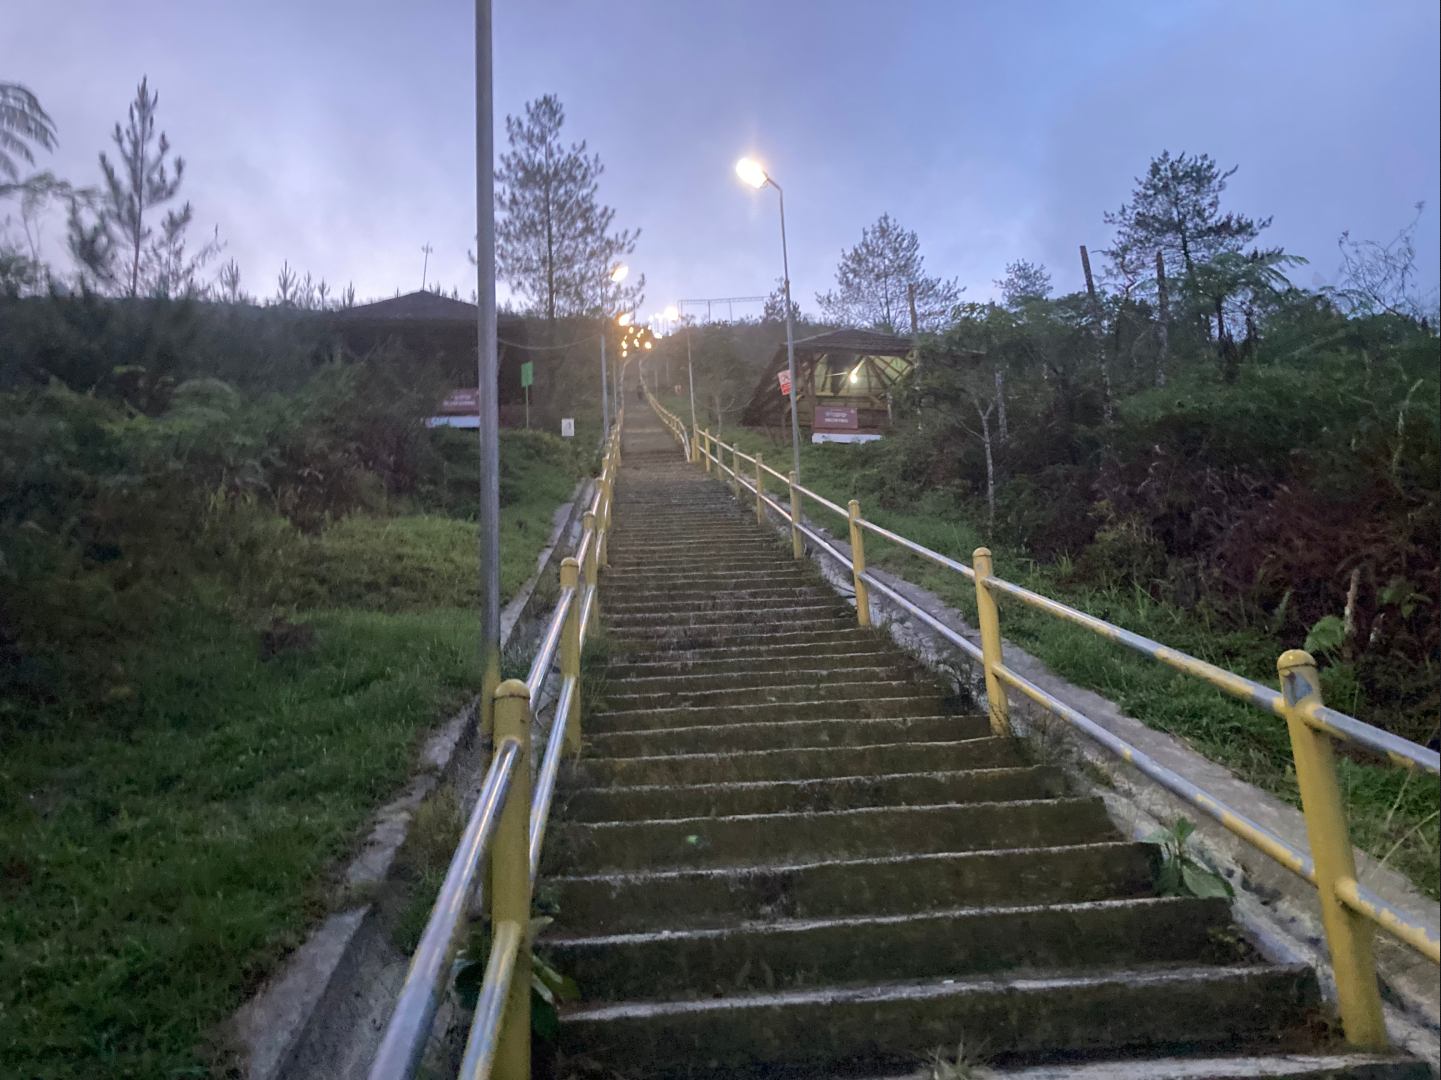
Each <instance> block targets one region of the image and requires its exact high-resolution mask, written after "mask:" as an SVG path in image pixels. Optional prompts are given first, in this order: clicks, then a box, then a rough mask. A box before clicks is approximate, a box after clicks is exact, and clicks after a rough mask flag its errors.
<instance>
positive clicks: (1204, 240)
mask: <svg viewBox="0 0 1441 1080" xmlns="http://www.w3.org/2000/svg"><path fill="white" fill-rule="evenodd" d="M1235 171H1236V166H1232V167H1231V168H1229V169H1227V170H1226V171H1225V172H1222V171H1221V168H1220V166H1219V165H1217V164H1216V163H1215V161H1213V160H1212V159H1211V157H1210V156H1209V155H1207V154H1200V155H1196V156H1188V155H1186V154H1178V155H1177V156H1176V157H1174V158H1173V157H1172V156H1171V154H1170V151H1168V150H1163V151H1161V156H1160V157H1156V158H1152V159H1151V165H1150V168H1149V169H1148V170H1147V171H1146V175H1145V176H1143V177H1141V176H1138V177H1137V178H1136V188H1135V190H1134V191H1133V192H1132V193H1131V201H1130V202H1127V203H1122V204H1121V208H1120V210H1118V211H1116V212H1115V213H1114V214H1112V213H1108V214H1106V216H1105V221H1106V224H1107V225H1114V226H1115V227H1116V240H1115V243H1114V244H1113V245H1112V246H1111V247H1110V248H1109V249H1107V250H1106V251H1104V252H1103V254H1105V255H1106V256H1108V257H1109V258H1110V260H1111V265H1112V272H1113V275H1114V276H1115V277H1116V278H1118V279H1119V280H1121V281H1124V282H1128V283H1131V282H1133V281H1134V279H1135V278H1136V275H1137V274H1138V273H1140V274H1145V273H1147V272H1148V271H1149V268H1150V267H1151V265H1152V264H1153V263H1154V262H1155V259H1156V253H1157V252H1160V253H1161V257H1162V258H1163V259H1164V260H1165V265H1166V273H1167V274H1168V275H1169V276H1171V277H1181V276H1183V275H1184V276H1190V275H1191V274H1193V273H1195V270H1196V267H1197V265H1199V264H1202V263H1207V262H1210V261H1211V260H1212V259H1214V258H1215V257H1216V256H1217V255H1220V254H1221V253H1222V252H1225V251H1240V250H1241V249H1242V248H1243V247H1244V246H1245V245H1246V244H1248V243H1250V242H1251V241H1252V240H1254V239H1256V237H1257V236H1259V235H1260V234H1261V231H1262V230H1263V229H1265V228H1267V227H1268V226H1269V225H1270V224H1271V219H1270V218H1264V219H1262V220H1260V221H1256V220H1253V219H1252V218H1248V217H1246V216H1245V215H1244V214H1235V213H1226V214H1222V213H1221V195H1222V193H1223V192H1225V190H1226V181H1227V179H1229V178H1230V176H1231V175H1232V174H1233V173H1234V172H1235Z"/></svg>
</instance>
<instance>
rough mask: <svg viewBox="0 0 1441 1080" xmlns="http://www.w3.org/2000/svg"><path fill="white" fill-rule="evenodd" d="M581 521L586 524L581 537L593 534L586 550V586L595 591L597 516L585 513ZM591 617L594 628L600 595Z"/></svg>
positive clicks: (593, 605) (592, 603) (594, 604)
mask: <svg viewBox="0 0 1441 1080" xmlns="http://www.w3.org/2000/svg"><path fill="white" fill-rule="evenodd" d="M581 521H582V522H583V523H584V530H583V531H582V532H581V535H582V536H584V535H585V531H589V532H590V533H591V538H590V544H589V545H587V546H586V549H585V568H584V569H585V585H586V588H587V589H594V588H595V583H596V576H597V571H596V547H597V546H599V541H600V537H599V536H597V535H596V533H595V514H594V513H593V512H592V511H590V510H587V511H586V512H585V517H583V518H582V519H581ZM590 617H591V625H592V626H594V625H595V624H596V622H597V621H599V619H600V594H599V593H596V594H595V599H594V600H592V601H591V605H590Z"/></svg>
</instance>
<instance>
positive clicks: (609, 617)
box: [601, 598, 854, 634]
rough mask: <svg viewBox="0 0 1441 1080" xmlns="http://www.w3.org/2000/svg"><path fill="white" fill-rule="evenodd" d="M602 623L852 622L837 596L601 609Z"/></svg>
mask: <svg viewBox="0 0 1441 1080" xmlns="http://www.w3.org/2000/svg"><path fill="white" fill-rule="evenodd" d="M601 616H602V618H604V619H605V624H606V626H608V627H609V628H610V629H611V631H612V632H613V633H617V634H624V633H627V632H629V631H631V630H633V629H640V630H645V631H652V632H661V631H664V630H683V629H687V628H690V627H705V628H706V629H726V630H729V629H734V630H743V629H749V628H751V627H754V626H756V625H770V626H773V627H778V628H779V627H809V626H816V627H818V628H819V627H823V626H825V625H826V624H828V623H829V622H831V621H835V620H839V621H840V622H841V623H842V624H847V623H851V624H853V623H854V620H853V619H852V618H851V617H849V616H848V615H846V612H845V606H844V605H843V604H842V603H841V602H840V600H839V599H838V598H831V599H821V600H808V601H805V602H804V603H789V602H784V601H773V602H768V603H762V604H750V605H747V606H744V607H742V606H740V605H736V606H734V607H726V608H712V609H709V610H693V609H690V610H687V609H682V610H673V611H670V612H668V613H666V614H660V613H658V612H624V611H611V610H607V609H605V608H602V609H601Z"/></svg>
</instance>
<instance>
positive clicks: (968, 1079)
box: [925, 1036, 992, 1080]
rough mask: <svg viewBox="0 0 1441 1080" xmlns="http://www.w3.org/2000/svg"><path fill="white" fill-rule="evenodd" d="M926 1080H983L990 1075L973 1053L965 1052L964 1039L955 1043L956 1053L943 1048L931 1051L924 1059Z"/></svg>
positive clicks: (988, 1070)
mask: <svg viewBox="0 0 1441 1080" xmlns="http://www.w3.org/2000/svg"><path fill="white" fill-rule="evenodd" d="M925 1075H926V1080H985V1078H986V1077H988V1076H990V1075H992V1073H991V1070H990V1069H988V1068H986V1067H985V1066H984V1065H982V1064H981V1063H980V1061H979V1060H978V1059H977V1055H976V1053H975V1052H974V1051H967V1050H966V1042H965V1037H964V1036H963V1037H962V1038H961V1039H960V1041H958V1042H957V1043H956V1053H955V1056H954V1057H953V1056H952V1055H951V1052H950V1051H949V1050H948V1049H947V1048H946V1047H944V1046H938V1047H936V1048H935V1049H934V1050H932V1051H931V1053H930V1055H929V1057H927V1059H926V1074H925Z"/></svg>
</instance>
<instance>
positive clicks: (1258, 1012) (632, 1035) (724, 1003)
mask: <svg viewBox="0 0 1441 1080" xmlns="http://www.w3.org/2000/svg"><path fill="white" fill-rule="evenodd" d="M1319 1009H1320V992H1319V988H1318V986H1317V984H1316V978H1315V975H1314V974H1313V973H1312V972H1311V970H1310V969H1309V968H1306V967H1302V966H1299V965H1269V964H1268V965H1255V966H1233V967H1184V968H1174V969H1169V970H1162V971H1150V972H1134V971H1109V972H1095V973H1070V972H1065V973H1057V974H1052V975H1039V974H1037V975H1017V976H1008V977H1001V978H997V977H963V978H957V979H950V980H942V979H929V980H914V981H909V982H901V983H887V984H881V985H876V986H866V987H860V988H855V989H834V988H830V987H822V988H815V989H807V990H790V991H778V992H774V993H767V994H747V995H734V996H729V997H723V998H718V999H717V998H712V999H709V1000H703V1001H665V1002H644V1003H638V1002H624V1003H620V1004H607V1005H595V1006H583V1007H581V1008H577V1009H574V1010H568V1011H567V1012H566V1014H565V1015H564V1017H563V1018H562V1022H561V1034H560V1043H561V1048H562V1052H564V1053H566V1054H574V1055H577V1056H580V1055H586V1056H590V1057H594V1058H597V1059H600V1060H611V1061H624V1062H625V1063H626V1064H627V1066H629V1067H630V1068H632V1069H634V1070H636V1071H638V1072H641V1073H643V1074H644V1075H646V1076H648V1077H657V1078H669V1077H677V1078H679V1077H685V1078H687V1080H706V1078H717V1080H719V1078H720V1077H736V1078H743V1077H757V1078H758V1077H771V1076H776V1075H778V1074H781V1071H782V1070H785V1072H784V1075H788V1076H796V1075H799V1076H805V1075H812V1076H844V1075H847V1074H850V1075H856V1074H858V1073H861V1072H862V1071H865V1070H871V1071H873V1070H876V1069H883V1068H901V1067H905V1066H908V1065H911V1064H913V1063H914V1062H915V1061H916V1060H917V1059H918V1058H921V1057H923V1056H924V1054H925V1053H926V1051H928V1050H930V1049H932V1048H935V1047H938V1046H946V1045H948V1044H954V1042H955V1041H956V1039H957V1038H958V1037H960V1036H961V1035H962V1034H964V1033H971V1037H972V1038H973V1039H976V1038H978V1037H979V1038H983V1039H984V1041H985V1044H986V1048H987V1052H988V1053H989V1054H990V1055H991V1056H992V1057H994V1058H1001V1059H1003V1060H1004V1059H1007V1058H1009V1059H1012V1060H1015V1059H1024V1058H1026V1057H1032V1058H1034V1057H1037V1056H1042V1057H1043V1056H1046V1055H1049V1054H1054V1053H1056V1048H1057V1047H1065V1048H1067V1050H1068V1052H1070V1053H1073V1054H1074V1053H1097V1052H1111V1053H1114V1052H1116V1051H1124V1050H1128V1049H1131V1048H1145V1049H1147V1050H1149V1051H1152V1052H1154V1051H1156V1050H1158V1049H1162V1048H1165V1047H1184V1048H1187V1049H1192V1050H1194V1049H1196V1048H1200V1047H1206V1046H1216V1047H1226V1048H1228V1049H1229V1048H1233V1047H1237V1046H1245V1047H1257V1048H1265V1049H1271V1048H1274V1047H1275V1046H1276V1045H1277V1044H1278V1043H1284V1042H1285V1041H1287V1040H1291V1041H1295V1040H1297V1039H1298V1037H1299V1036H1300V1035H1301V1033H1302V1032H1304V1030H1305V1027H1306V1025H1308V1024H1309V1023H1311V1022H1312V1021H1314V1020H1316V1019H1317V1018H1318V1017H1319ZM802 1070H805V1071H802Z"/></svg>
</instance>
